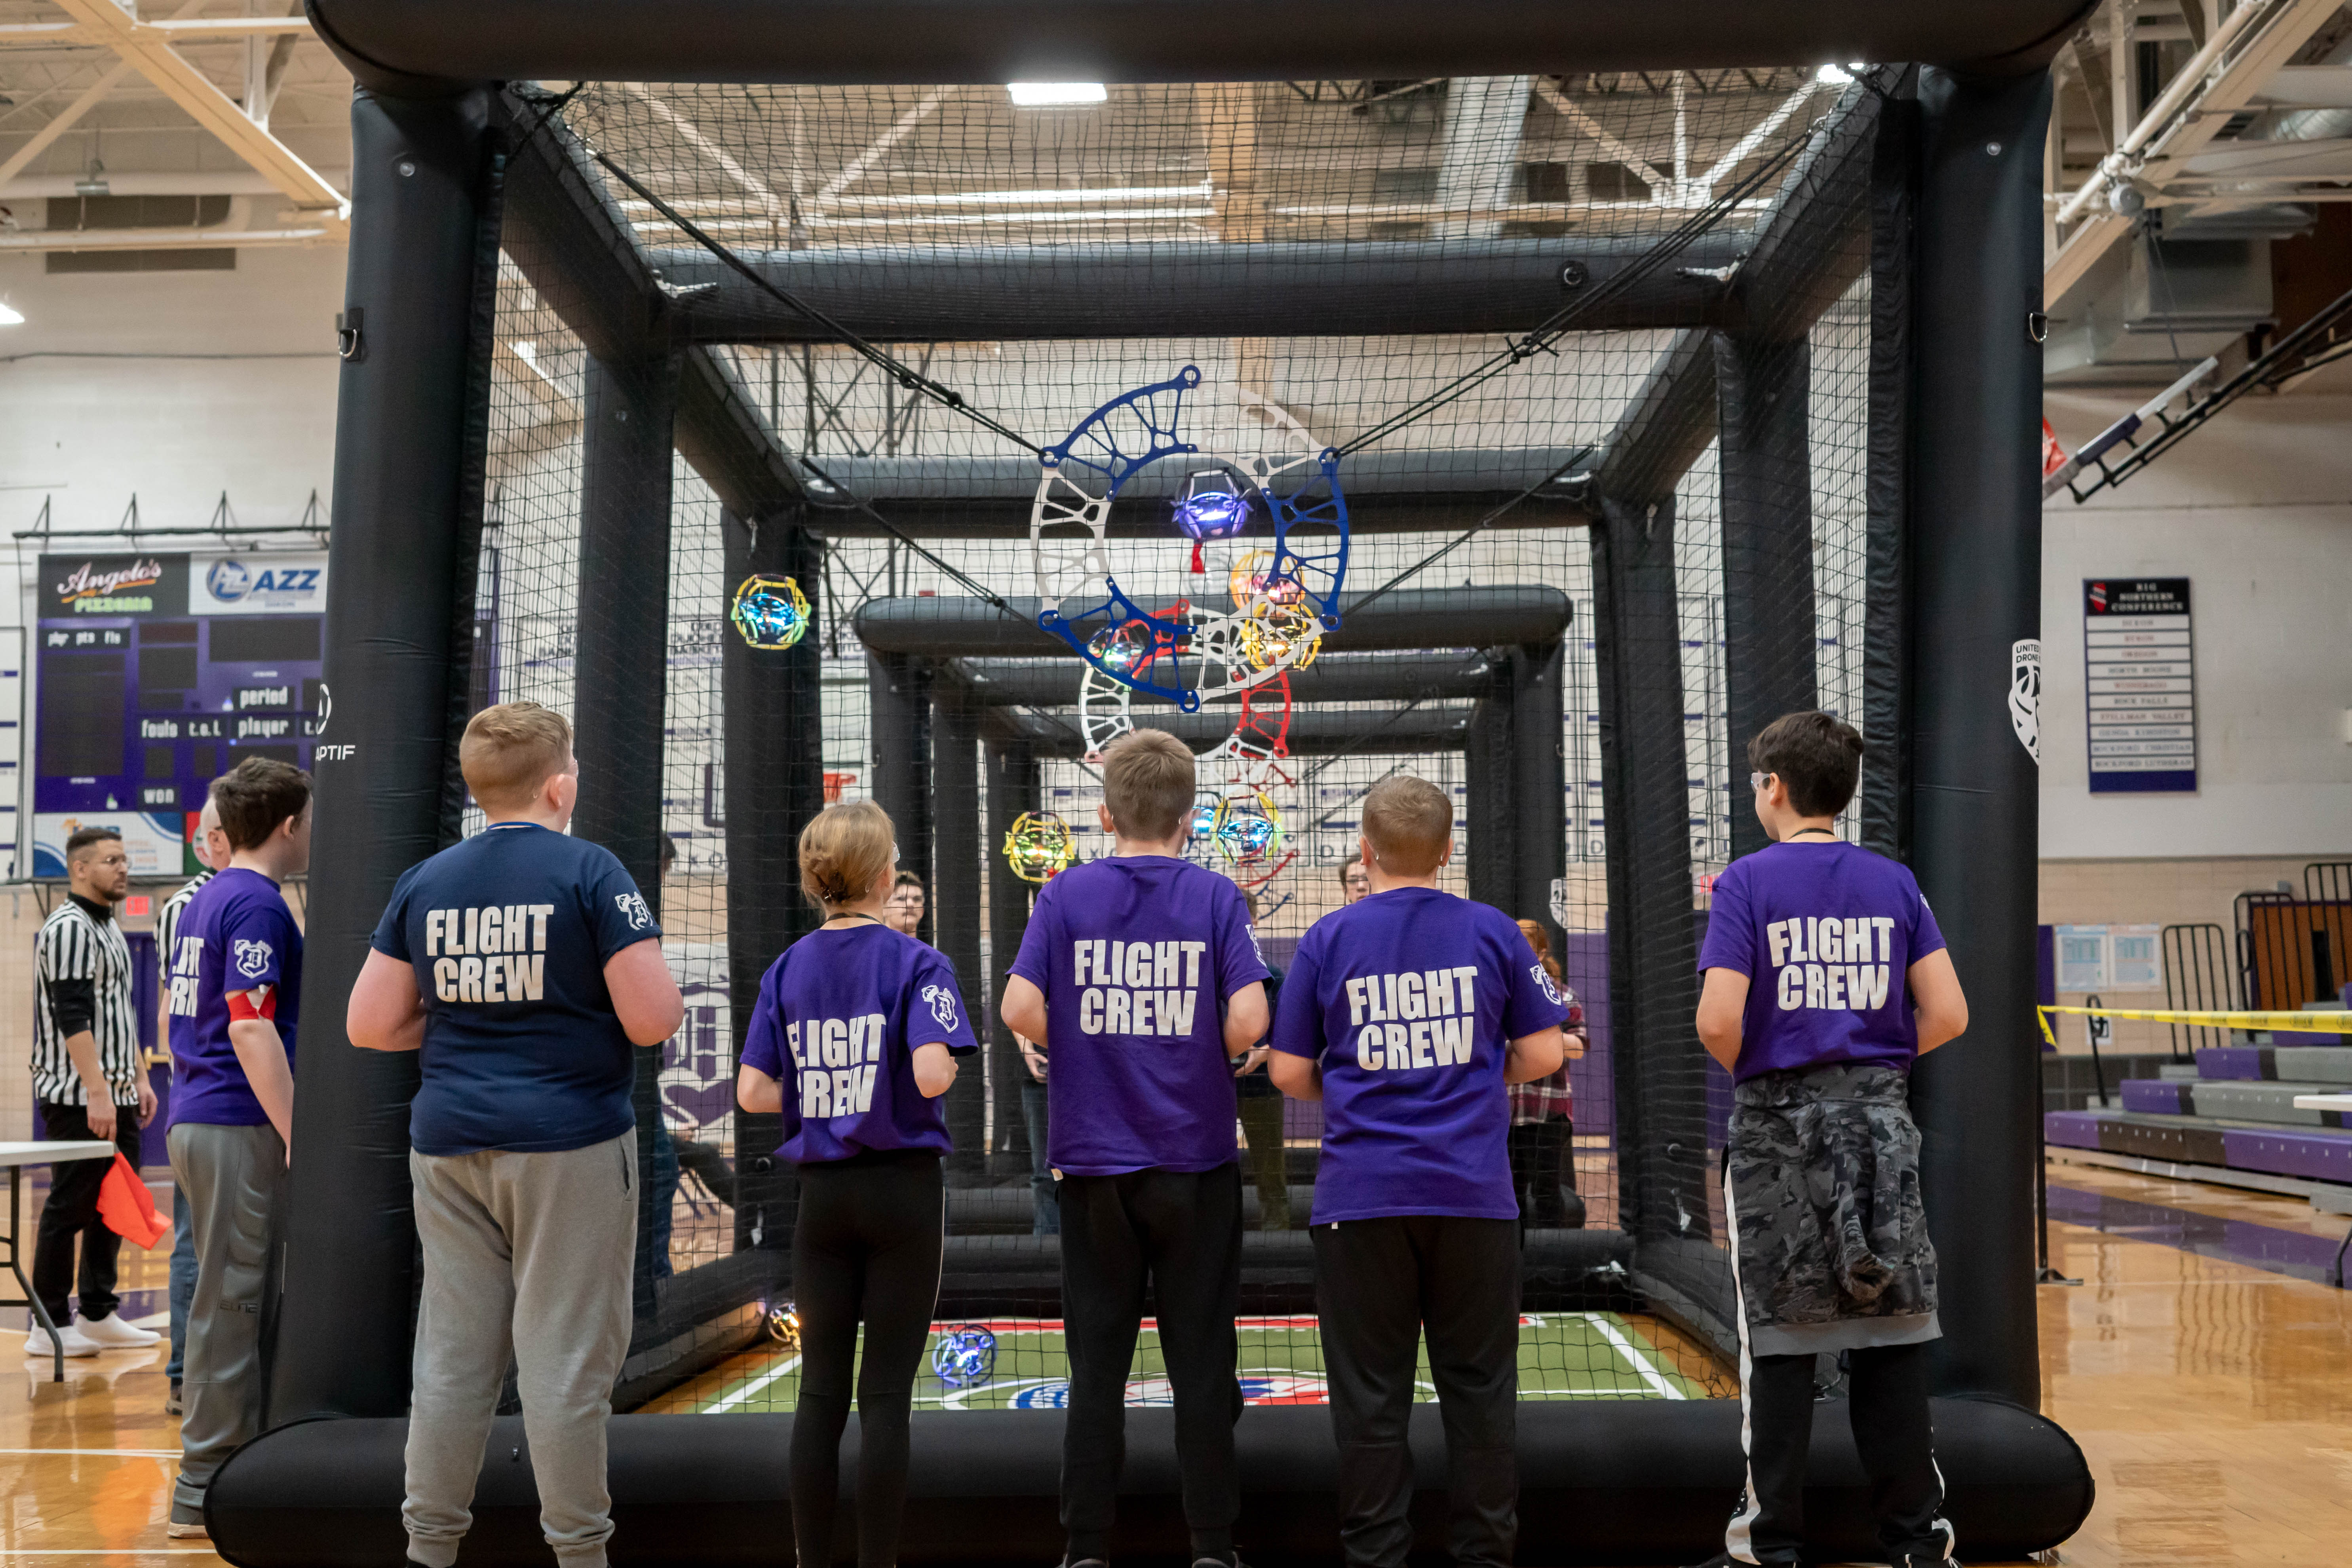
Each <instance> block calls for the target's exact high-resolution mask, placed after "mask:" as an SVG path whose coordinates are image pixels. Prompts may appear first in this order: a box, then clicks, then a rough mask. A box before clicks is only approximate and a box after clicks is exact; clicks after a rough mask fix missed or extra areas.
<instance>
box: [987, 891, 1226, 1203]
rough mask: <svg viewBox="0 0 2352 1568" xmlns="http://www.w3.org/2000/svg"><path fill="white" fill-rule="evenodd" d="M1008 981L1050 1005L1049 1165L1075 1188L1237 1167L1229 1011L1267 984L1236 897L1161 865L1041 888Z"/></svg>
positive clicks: (1047, 1010) (1047, 1017)
mask: <svg viewBox="0 0 2352 1568" xmlns="http://www.w3.org/2000/svg"><path fill="white" fill-rule="evenodd" d="M1013 973H1015V974H1018V975H1019V976H1021V977H1022V978H1023V979H1024V980H1026V981H1028V982H1029V983H1030V984H1033V985H1034V986H1036V987H1037V989H1038V990H1040V991H1042V992H1044V993H1045V1047H1046V1049H1047V1050H1048V1051H1050V1052H1051V1053H1052V1055H1053V1060H1054V1077H1053V1090H1054V1091H1053V1093H1052V1094H1050V1095H1049V1096H1047V1097H1046V1100H1045V1109H1046V1121H1047V1133H1046V1138H1045V1157H1046V1159H1047V1161H1048V1163H1051V1164H1052V1166H1053V1167H1054V1169H1055V1170H1056V1171H1060V1172H1062V1173H1064V1174H1066V1175H1072V1176H1116V1175H1121V1174H1124V1173H1127V1172H1129V1171H1141V1170H1147V1169H1150V1168H1151V1167H1153V1166H1158V1167H1160V1168H1161V1169H1164V1170H1170V1171H1213V1170H1215V1169H1216V1168H1217V1167H1218V1166H1220V1165H1223V1164H1226V1163H1230V1162H1231V1161H1232V1160H1233V1159H1234V1117H1235V1116H1236V1115H1237V1114H1238V1112H1237V1110H1236V1107H1235V1097H1234V1069H1233V1065H1232V1063H1230V1062H1229V1061H1227V1060H1226V1059H1225V1040H1224V1006H1225V1002H1226V999H1227V998H1229V997H1231V996H1232V995H1233V994H1234V992H1236V991H1239V990H1241V989H1242V988H1243V987H1244V986H1246V985H1252V984H1256V983H1258V982H1259V981H1262V980H1265V979H1266V978H1267V977H1268V975H1269V973H1270V972H1269V971H1268V970H1267V969H1266V966H1265V961H1264V960H1263V959H1261V958H1260V957H1259V956H1258V951H1257V936H1256V934H1255V932H1254V931H1251V930H1250V920H1249V906H1248V905H1247V904H1245V903H1244V902H1243V901H1242V894H1241V889H1239V888H1236V887H1234V884H1233V882H1232V881H1231V880H1230V879H1227V878H1224V877H1221V876H1219V875H1218V874H1217V873H1215V872H1214V871H1208V870H1203V869H1202V868H1200V867H1198V866H1195V865H1193V864H1192V863H1191V862H1190V861H1185V860H1177V859H1172V858H1170V857H1168V856H1165V855H1120V856H1114V857H1112V858H1108V859H1104V860H1094V861H1089V862H1088V863H1087V864H1086V865H1084V866H1075V867H1072V868H1070V869H1069V870H1066V871H1065V872H1063V873H1062V874H1061V875H1060V876H1058V877H1056V878H1055V879H1053V880H1052V881H1050V882H1048V883H1046V884H1045V888H1044V889H1043V890H1041V891H1040V892H1039V893H1038V895H1037V907H1036V909H1035V910H1034V911H1033V912H1032V913H1031V914H1030V916H1029V930H1028V933H1027V934H1026V935H1024V937H1023V938H1022V939H1021V952H1020V956H1018V957H1017V958H1015V959H1014V960H1013Z"/></svg>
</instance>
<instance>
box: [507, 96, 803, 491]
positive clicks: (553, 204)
mask: <svg viewBox="0 0 2352 1568" xmlns="http://www.w3.org/2000/svg"><path fill="white" fill-rule="evenodd" d="M497 112H498V114H499V117H500V118H501V120H502V121H503V122H504V123H503V129H505V131H506V132H507V133H508V137H509V145H510V147H511V148H512V152H511V153H510V155H509V159H508V163H507V184H506V215H505V223H504V226H503V228H502V230H501V233H500V243H501V245H502V246H503V247H504V248H505V250H506V253H507V255H508V256H509V257H510V258H513V260H514V263H515V265H516V266H517V267H518V268H520V269H521V271H522V274H523V276H524V278H526V279H528V280H529V281H530V285H531V287H532V288H533V289H535V290H537V292H538V294H539V298H540V300H541V303H543V304H544V305H546V306H547V307H548V308H549V309H550V310H553V311H554V312H555V313H556V315H557V316H559V317H560V318H562V321H563V324H564V325H565V326H566V327H569V328H570V329H571V330H572V333H573V335H574V336H576V337H578V338H579V339H580V342H581V345H582V346H583V347H584V348H585V349H586V350H587V351H588V352H589V353H591V354H593V355H594V356H595V357H596V358H598V359H600V360H603V361H604V362H606V363H614V364H625V363H633V362H636V361H642V360H645V359H648V358H652V357H654V356H656V355H658V354H664V353H669V352H671V345H672V342H673V338H672V332H671V327H672V323H673V320H674V316H675V311H674V309H673V307H672V305H671V302H670V300H669V299H668V297H667V295H666V294H665V293H664V292H663V291H662V289H661V287H660V284H659V283H658V281H657V280H656V278H655V277H654V274H653V270H652V268H650V267H649V266H647V264H646V258H645V256H644V254H643V253H642V252H641V251H639V250H638V248H637V246H636V241H635V237H634V235H633V234H632V233H631V231H630V229H629V228H628V226H627V225H626V224H625V222H624V221H623V220H622V219H621V217H620V215H619V214H618V213H616V212H614V210H613V208H612V206H611V205H610V204H609V202H608V201H607V199H606V198H605V196H604V191H603V187H602V185H601V184H599V183H598V182H596V181H594V180H592V179H590V178H589V177H588V176H587V174H585V173H584V172H583V158H582V154H581V151H580V148H579V144H578V142H577V141H576V140H575V139H574V138H573V137H572V133H571V132H569V131H568V130H566V129H565V128H564V127H563V126H562V125H561V124H560V123H554V122H551V123H547V124H544V125H542V124H541V123H540V117H539V115H538V113H537V111H536V110H532V109H530V108H529V107H527V106H524V105H521V104H519V103H517V102H516V101H515V100H513V99H511V98H502V99H501V100H499V108H498V110H497ZM675 437H676V440H677V449H678V451H679V452H680V453H681V454H682V455H683V456H684V457H685V458H686V459H687V461H688V463H690V464H692V465H693V466H694V469H695V471H696V472H697V473H698V474H700V475H701V476H702V477H703V479H704V480H705V481H706V482H708V483H709V486H710V488H711V489H713V490H715V491H716V492H718V495H719V500H721V501H722V502H723V503H725V505H726V506H727V507H728V508H729V509H730V510H732V511H734V512H735V513H736V514H737V515H738V516H740V517H747V518H758V517H764V516H767V515H770V514H771V513H772V512H774V511H776V510H780V509H782V508H783V507H787V506H791V505H793V504H796V503H797V502H798V501H799V500H800V497H801V492H800V485H799V480H798V479H797V477H796V474H795V470H794V469H793V466H792V463H791V460H790V459H789V458H787V457H786V456H785V455H784V452H783V449H782V447H778V446H777V445H776V444H775V442H774V440H773V439H772V437H770V436H769V434H768V429H767V424H766V421H765V420H764V419H762V418H761V416H760V412H759V409H758V407H757V406H756V405H754V404H753V402H752V401H751V397H750V396H749V395H748V394H747V393H746V392H745V390H744V388H743V386H742V384H741V383H740V381H739V380H738V379H737V378H736V376H735V374H734V373H733V371H732V370H731V369H730V367H729V366H728V364H727V363H724V361H723V360H721V359H720V358H719V357H718V356H715V355H713V354H711V353H709V351H708V350H707V349H704V348H701V347H699V346H697V347H692V348H689V349H688V350H687V351H686V353H685V355H684V363H682V364H681V365H680V366H679V374H678V395H677V424H676V427H675Z"/></svg>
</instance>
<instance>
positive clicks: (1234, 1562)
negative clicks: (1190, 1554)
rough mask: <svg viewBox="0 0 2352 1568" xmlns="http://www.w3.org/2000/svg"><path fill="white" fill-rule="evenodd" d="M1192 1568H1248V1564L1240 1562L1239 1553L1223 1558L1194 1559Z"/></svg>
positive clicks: (1240, 1555) (1240, 1556)
mask: <svg viewBox="0 0 2352 1568" xmlns="http://www.w3.org/2000/svg"><path fill="white" fill-rule="evenodd" d="M1192 1568H1249V1564H1248V1563H1244V1562H1243V1561H1242V1554H1241V1553H1240V1552H1233V1553H1231V1554H1229V1555H1227V1556H1223V1557H1195V1558H1193V1559H1192Z"/></svg>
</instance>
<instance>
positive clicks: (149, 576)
mask: <svg viewBox="0 0 2352 1568" xmlns="http://www.w3.org/2000/svg"><path fill="white" fill-rule="evenodd" d="M39 571H40V575H39V578H38V582H37V588H36V593H37V604H36V605H35V609H34V616H35V632H34V642H35V648H36V653H35V658H34V665H33V676H34V683H35V685H34V695H33V698H32V703H33V714H32V718H33V725H32V730H33V875H34V876H36V877H58V878H61V877H63V876H64V875H65V874H66V865H65V844H66V839H67V838H68V837H70V836H71V835H72V834H73V833H74V831H75V830H76V829H78V828H81V827H87V826H108V827H111V828H114V829H115V830H116V831H118V832H120V833H121V835H122V841H123V847H125V848H127V849H128V850H129V851H130V852H131V875H132V876H134V877H157V878H168V877H180V876H193V875H194V873H195V872H196V870H197V869H198V867H197V865H196V862H195V858H194V855H193V854H192V853H190V850H189V840H190V837H191V836H192V835H193V833H194V826H195V820H196V814H197V813H198V812H199V811H200V810H202V809H203V806H204V803H205V789H206V787H207V786H208V785H210V784H211V783H212V781H213V780H214V779H215V778H217V777H218V776H220V775H221V774H222V773H226V772H227V771H228V770H229V769H231V768H233V767H235V766H236V764H237V763H238V762H239V761H240V760H242V759H243V758H246V757H248V756H267V757H277V758H279V759H281V760H282V761H285V762H289V763H294V764H295V765H296V766H298V767H305V768H307V767H309V766H310V751H311V746H312V742H313V739H314V737H315V736H316V735H317V733H318V730H319V726H320V722H321V717H322V716H321V714H320V684H319V673H320V656H321V653H322V648H321V643H322V640H323V636H324V626H325V616H324V611H325V609H326V603H327V558H326V556H325V555H323V554H312V553H303V554H295V553H288V554H282V555H281V554H237V553H222V554H164V553H161V552H139V553H135V554H121V555H44V556H42V557H41V558H40V568H39Z"/></svg>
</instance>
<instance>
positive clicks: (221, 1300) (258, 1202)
mask: <svg viewBox="0 0 2352 1568" xmlns="http://www.w3.org/2000/svg"><path fill="white" fill-rule="evenodd" d="M212 797H213V804H214V805H215V806H216V807H217V808H218V811H219V816H220V825H221V832H222V833H223V834H224V835H225V836H226V838H227V840H228V848H229V859H228V865H227V867H226V868H225V869H223V870H222V871H220V872H219V873H218V874H217V875H215V877H214V878H213V879H212V880H210V881H208V882H206V883H205V885H204V887H203V888H202V889H199V890H198V891H197V893H196V896H195V898H194V900H191V901H190V903H189V904H188V907H187V910H186V911H185V912H184V914H182V916H181V917H180V920H179V923H178V924H177V925H176V926H175V927H174V928H173V948H174V949H175V951H174V952H173V955H172V975H171V986H170V1007H171V1015H172V1060H173V1085H172V1126H171V1131H170V1133H169V1135H168V1142H169V1143H170V1145H171V1150H172V1176H173V1180H174V1181H175V1182H177V1183H178V1184H179V1189H180V1191H181V1192H183V1193H184V1194H187V1199H188V1217H189V1227H190V1229H192V1230H193V1231H194V1234H195V1245H196V1293H195V1298H194V1300H193V1301H192V1302H190V1304H189V1308H188V1330H187V1342H186V1345H185V1349H184V1356H183V1361H182V1366H181V1404H182V1407H183V1414H182V1416H181V1422H180V1452H181V1458H180V1479H179V1481H178V1483H177V1484H176V1485H174V1486H173V1489H172V1518H171V1524H170V1527H169V1530H170V1533H171V1534H172V1535H173V1537H175V1538H193V1537H197V1536H201V1535H203V1534H204V1533H205V1522H204V1521H205V1515H204V1506H205V1488H206V1487H207V1486H209V1485H211V1484H212V1479H213V1472H214V1471H215V1470H217V1469H218V1468H220V1465H221V1461H222V1460H224V1459H226V1458H228V1456H229V1453H230V1451H231V1450H233V1449H235V1448H236V1447H237V1445H238V1444H240V1443H243V1442H246V1441H247V1440H248V1439H250V1438H252V1437H255V1436H258V1435H259V1433H260V1431H261V1414H262V1413H261V1394H262V1386H261V1381H262V1380H261V1371H262V1344H261V1313H262V1304H263V1296H264V1294H265V1290H264V1286H265V1283H266V1281H267V1278H268V1268H267V1260H268V1255H269V1228H270V1210H271V1208H272V1206H273V1205H274V1204H275V1202H276V1199H277V1194H278V1185H279V1184H280V1182H281V1181H282V1180H283V1179H284V1176H285V1173H286V1162H287V1149H288V1146H289V1143H290V1142H291V1141H292V1138H293V1119H294V1049H295V1030H296V1024H297V1022H298V1020H297V1016H296V1015H297V1013H298V1011H299V1008H300V1007H301V1005H302V932H301V931H300V929H299V927H297V926H296V925H295V923H294V915H293V911H291V910H289V909H288V908H287V907H286V899H285V896H284V895H283V894H282V893H280V892H279V891H278V885H279V884H280V883H281V882H283V881H284V880H285V879H287V878H289V877H291V876H296V875H299V873H300V872H302V871H303V870H305V869H307V868H309V866H310V774H308V773H304V772H303V771H302V770H301V769H299V768H298V767H295V766H294V765H292V764H291V763H281V762H278V761H276V760H275V759H272V758H268V757H247V759H246V760H245V761H243V762H241V763H237V765H236V767H234V768H232V769H230V770H229V772H228V773H225V774H223V775H222V776H221V777H219V778H217V779H215V780H214V781H213V787H212Z"/></svg>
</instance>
